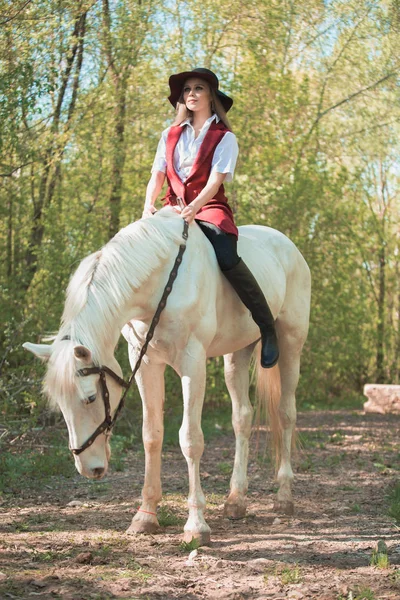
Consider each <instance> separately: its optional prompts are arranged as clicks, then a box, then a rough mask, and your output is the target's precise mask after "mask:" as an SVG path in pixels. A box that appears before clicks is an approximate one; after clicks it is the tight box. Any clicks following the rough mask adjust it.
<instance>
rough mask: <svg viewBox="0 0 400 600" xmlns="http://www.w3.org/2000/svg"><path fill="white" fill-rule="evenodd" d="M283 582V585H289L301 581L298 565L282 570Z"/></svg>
mask: <svg viewBox="0 0 400 600" xmlns="http://www.w3.org/2000/svg"><path fill="white" fill-rule="evenodd" d="M281 582H282V585H289V584H291V583H300V582H301V571H300V567H299V566H298V565H294V566H293V567H285V568H284V569H282V571H281Z"/></svg>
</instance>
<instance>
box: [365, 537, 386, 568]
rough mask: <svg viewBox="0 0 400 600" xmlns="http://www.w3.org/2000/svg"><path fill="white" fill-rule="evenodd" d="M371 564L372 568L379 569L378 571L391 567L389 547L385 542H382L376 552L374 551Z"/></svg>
mask: <svg viewBox="0 0 400 600" xmlns="http://www.w3.org/2000/svg"><path fill="white" fill-rule="evenodd" d="M369 564H370V565H371V567H377V568H378V569H388V568H389V567H390V562H389V557H388V555H387V546H386V544H385V542H384V541H383V540H380V541H379V542H378V544H377V547H376V548H375V550H373V552H372V554H371V559H370V561H369Z"/></svg>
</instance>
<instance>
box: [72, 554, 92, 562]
mask: <svg viewBox="0 0 400 600" xmlns="http://www.w3.org/2000/svg"><path fill="white" fill-rule="evenodd" d="M92 560H93V554H92V553H91V552H80V553H79V554H78V555H77V556H76V557H75V560H74V562H76V563H78V564H79V565H88V564H90V563H91V562H92Z"/></svg>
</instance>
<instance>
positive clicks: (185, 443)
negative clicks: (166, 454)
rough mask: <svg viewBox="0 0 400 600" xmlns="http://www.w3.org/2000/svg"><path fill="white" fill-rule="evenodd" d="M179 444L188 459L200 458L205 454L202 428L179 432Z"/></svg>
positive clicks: (186, 429)
mask: <svg viewBox="0 0 400 600" xmlns="http://www.w3.org/2000/svg"><path fill="white" fill-rule="evenodd" d="M179 444H180V447H181V450H182V452H183V454H184V456H185V457H186V458H198V457H200V456H201V455H202V454H203V450H204V436H203V432H202V430H201V429H200V428H197V427H196V428H194V427H193V428H191V427H190V428H185V429H183V428H182V427H181V429H180V430H179Z"/></svg>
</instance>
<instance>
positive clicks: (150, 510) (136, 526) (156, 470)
mask: <svg viewBox="0 0 400 600" xmlns="http://www.w3.org/2000/svg"><path fill="white" fill-rule="evenodd" d="M146 361H147V362H146ZM164 371H165V364H153V363H152V362H149V361H148V359H147V358H145V359H144V360H143V362H142V364H141V367H140V369H139V371H138V373H137V375H136V383H137V385H138V388H139V391H140V396H141V398H142V403H143V430H142V431H143V445H144V451H145V475H144V486H143V489H142V505H141V507H140V508H139V510H138V511H137V513H136V515H135V516H134V518H133V521H132V524H131V526H130V527H129V529H128V530H127V533H132V534H135V533H154V532H155V531H156V530H157V529H158V527H159V523H158V520H157V504H158V503H159V502H160V500H161V497H162V494H161V450H162V443H163V435H164V423H163V407H164Z"/></svg>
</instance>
